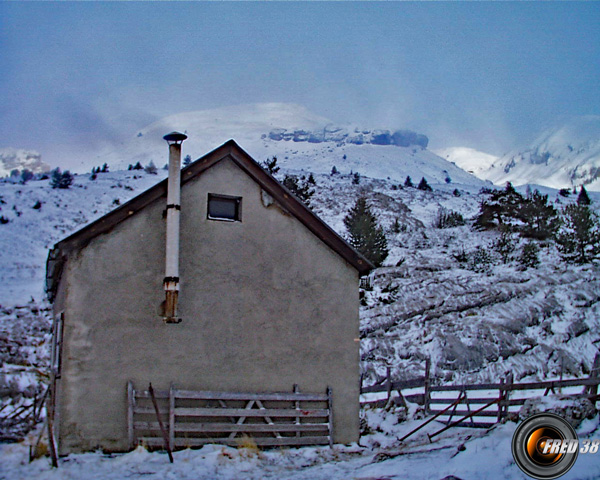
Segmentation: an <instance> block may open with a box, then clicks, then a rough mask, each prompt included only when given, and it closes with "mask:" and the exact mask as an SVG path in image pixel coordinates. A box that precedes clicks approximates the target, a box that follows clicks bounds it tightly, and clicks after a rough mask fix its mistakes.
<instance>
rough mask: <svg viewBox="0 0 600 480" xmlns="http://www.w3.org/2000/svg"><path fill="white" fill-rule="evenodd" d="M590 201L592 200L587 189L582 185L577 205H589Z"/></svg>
mask: <svg viewBox="0 0 600 480" xmlns="http://www.w3.org/2000/svg"><path fill="white" fill-rule="evenodd" d="M590 203H592V201H591V200H590V197H589V195H588V193H587V190H586V189H585V187H584V186H583V185H582V186H581V190H580V192H579V196H578V197H577V205H589V204H590Z"/></svg>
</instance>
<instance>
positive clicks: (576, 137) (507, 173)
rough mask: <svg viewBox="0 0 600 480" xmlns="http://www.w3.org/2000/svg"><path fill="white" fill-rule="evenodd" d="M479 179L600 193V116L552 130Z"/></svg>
mask: <svg viewBox="0 0 600 480" xmlns="http://www.w3.org/2000/svg"><path fill="white" fill-rule="evenodd" d="M479 175H480V176H481V178H484V179H487V180H491V181H492V182H494V183H496V184H503V183H505V182H509V181H510V182H512V183H513V184H515V185H523V184H526V183H534V184H539V185H545V186H548V187H552V188H568V187H573V186H578V185H585V186H586V188H587V189H588V190H596V191H597V190H600V116H597V115H588V116H583V117H576V118H573V119H571V120H569V121H568V122H566V123H564V124H562V125H560V126H558V127H554V128H551V129H549V130H547V131H545V132H544V133H543V134H542V135H540V136H539V137H538V138H537V140H536V141H535V142H533V143H532V144H531V145H530V146H528V147H526V148H521V149H517V150H514V151H512V152H509V153H508V154H506V155H504V156H503V157H501V158H500V159H498V160H497V161H496V162H494V163H493V164H492V165H491V166H490V168H489V169H487V170H486V171H483V172H481V173H480V174H479Z"/></svg>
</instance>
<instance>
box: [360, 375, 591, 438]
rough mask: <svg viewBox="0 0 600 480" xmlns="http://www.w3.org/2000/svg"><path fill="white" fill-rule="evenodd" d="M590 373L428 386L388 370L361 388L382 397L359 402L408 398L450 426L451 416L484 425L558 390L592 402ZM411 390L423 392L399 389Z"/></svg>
mask: <svg viewBox="0 0 600 480" xmlns="http://www.w3.org/2000/svg"><path fill="white" fill-rule="evenodd" d="M426 372H428V368H426ZM592 373H593V374H594V375H595V376H590V377H587V378H575V379H569V380H551V381H544V382H527V383H514V382H513V380H512V376H511V375H508V376H507V377H506V378H504V379H502V381H501V382H500V383H482V384H463V385H431V381H430V378H429V376H428V375H425V376H424V377H418V378H415V379H411V380H405V381H393V380H392V379H391V376H390V369H388V374H387V377H386V378H385V379H384V381H382V382H381V383H379V384H376V385H371V386H368V387H362V388H361V393H363V394H364V393H384V392H385V394H386V395H385V397H384V398H381V399H378V400H372V401H365V402H362V405H363V406H366V405H371V406H385V405H388V404H390V402H391V403H393V404H395V405H399V406H406V401H410V402H413V403H417V404H419V405H422V406H423V407H424V410H425V414H426V415H434V416H438V417H440V420H443V421H444V422H445V423H446V424H447V425H450V424H451V422H452V420H453V419H458V421H455V422H454V424H455V425H457V426H471V427H486V428H487V427H490V426H492V425H494V424H495V423H498V422H500V421H502V420H503V419H504V418H507V417H508V416H509V415H510V414H516V413H517V411H516V410H515V408H516V407H519V408H520V407H521V406H523V405H524V404H525V402H526V400H527V399H528V398H532V397H539V396H547V395H549V394H550V393H553V394H556V393H560V394H561V396H562V397H567V398H568V397H572V398H588V399H589V400H590V401H592V402H593V403H594V404H595V403H596V402H597V401H598V400H599V399H600V397H599V396H598V385H599V384H600V376H599V375H598V372H597V371H593V372H592ZM572 387H582V388H581V389H580V391H579V392H576V393H575V392H570V393H567V392H565V393H564V394H563V392H562V389H570V390H573V388H572ZM415 389H419V390H422V392H423V393H409V394H407V395H406V394H403V393H402V391H403V390H415ZM394 391H396V392H398V395H397V396H394V395H393V392H394ZM542 392H543V393H542ZM449 407H450V408H449ZM511 407H512V408H511Z"/></svg>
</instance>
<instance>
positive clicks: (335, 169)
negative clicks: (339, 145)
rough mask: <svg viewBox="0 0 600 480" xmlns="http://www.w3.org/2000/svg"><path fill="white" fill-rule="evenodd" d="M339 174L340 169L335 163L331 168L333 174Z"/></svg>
mask: <svg viewBox="0 0 600 480" xmlns="http://www.w3.org/2000/svg"><path fill="white" fill-rule="evenodd" d="M337 174H338V169H337V168H336V166H335V165H334V166H333V167H332V168H331V175H337Z"/></svg>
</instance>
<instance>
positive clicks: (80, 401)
mask: <svg viewBox="0 0 600 480" xmlns="http://www.w3.org/2000/svg"><path fill="white" fill-rule="evenodd" d="M208 193H216V194H225V195H234V196H241V197H243V200H242V222H222V221H214V220H208V219H207V214H206V208H207V196H208ZM165 203H166V202H165V201H164V199H163V200H161V201H157V202H155V203H153V204H151V205H150V206H148V207H146V208H145V209H144V210H142V211H140V212H138V213H136V214H134V215H132V217H131V218H129V219H128V220H126V221H125V222H122V223H121V224H119V225H117V226H116V227H115V228H114V229H113V230H112V231H111V232H109V233H107V234H104V235H101V236H99V237H97V238H95V239H94V240H92V242H91V243H90V244H89V245H88V246H87V247H86V248H84V249H83V250H81V251H80V252H79V254H77V255H76V256H73V257H72V258H70V259H69V261H68V262H67V267H66V271H65V273H64V274H63V278H62V282H67V283H66V285H67V291H68V293H67V295H66V308H65V342H64V343H65V347H64V353H63V355H64V357H63V358H64V360H63V376H62V379H61V380H60V382H61V385H60V387H61V388H60V390H59V392H60V397H59V408H60V412H59V418H60V426H59V437H60V444H61V453H67V452H68V451H77V450H79V449H80V448H82V449H87V448H95V447H96V446H101V447H103V448H105V449H107V450H125V449H126V448H127V441H126V439H127V431H126V427H127V422H126V419H127V414H126V382H127V381H128V380H132V381H133V382H134V384H135V385H136V387H137V388H139V389H142V388H143V389H145V388H147V386H148V382H152V384H153V386H154V388H155V389H168V387H169V384H170V382H174V383H175V385H176V386H177V387H179V388H186V389H203V390H227V391H291V389H292V385H293V384H294V383H297V384H299V386H300V389H301V390H302V391H306V392H324V391H325V389H326V387H327V386H328V385H329V386H331V387H332V389H333V393H334V418H335V420H334V423H335V430H334V436H335V441H338V442H350V441H356V440H357V439H358V380H359V372H358V360H359V359H358V342H357V341H356V340H355V339H357V338H358V287H357V283H358V274H357V272H356V270H355V269H354V268H353V267H351V266H350V265H349V264H347V263H346V262H345V261H344V260H343V259H342V258H341V257H340V256H339V255H337V254H336V253H335V252H333V251H332V250H331V249H329V248H328V247H327V246H326V245H325V244H323V243H322V242H321V241H320V240H318V239H317V238H316V237H315V236H314V235H313V234H312V233H310V232H309V231H308V229H306V227H304V226H303V225H302V224H301V223H300V222H299V221H297V220H296V219H295V218H293V217H291V216H289V215H286V214H285V213H284V212H283V211H282V210H281V209H280V208H279V207H277V206H276V205H271V206H269V207H268V208H267V207H265V206H264V205H263V203H262V201H261V189H260V187H259V185H257V184H256V183H255V182H254V181H253V180H251V179H250V178H249V177H248V176H247V175H246V174H245V173H243V172H242V171H241V170H240V169H239V168H238V167H237V166H236V165H235V164H234V163H233V162H231V161H230V160H223V161H221V162H220V163H219V164H217V165H215V166H213V167H211V168H210V169H209V170H207V171H206V172H204V173H203V174H202V175H200V176H199V177H198V178H196V179H195V180H192V181H190V182H188V183H187V184H186V185H185V186H184V188H183V190H182V216H181V251H180V253H181V259H180V277H181V291H180V304H179V316H180V317H181V318H182V319H183V322H182V323H181V324H178V325H166V324H164V323H163V321H162V319H161V317H159V316H158V307H159V305H160V303H161V302H162V300H163V299H164V293H163V290H162V279H163V276H164V250H165V244H164V237H165V231H164V227H165V225H164V220H163V219H162V211H163V209H164V205H165Z"/></svg>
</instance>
